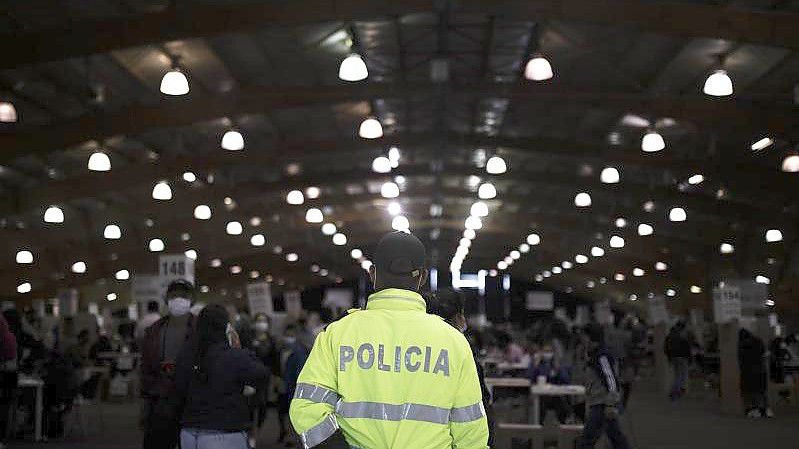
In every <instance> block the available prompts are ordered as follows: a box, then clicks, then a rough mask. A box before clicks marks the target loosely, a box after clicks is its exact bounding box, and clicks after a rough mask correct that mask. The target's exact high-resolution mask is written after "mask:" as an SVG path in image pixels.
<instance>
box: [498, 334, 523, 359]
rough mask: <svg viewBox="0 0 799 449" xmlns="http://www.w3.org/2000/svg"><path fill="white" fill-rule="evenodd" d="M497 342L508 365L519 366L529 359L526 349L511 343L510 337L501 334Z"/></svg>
mask: <svg viewBox="0 0 799 449" xmlns="http://www.w3.org/2000/svg"><path fill="white" fill-rule="evenodd" d="M497 342H498V343H499V347H500V348H501V349H502V353H503V358H504V361H505V362H506V363H510V364H518V363H521V362H523V361H524V360H525V358H529V355H528V354H527V353H526V352H525V350H524V348H523V347H522V346H521V345H519V344H518V343H516V342H513V341H511V338H510V335H508V334H506V333H501V334H499V336H497Z"/></svg>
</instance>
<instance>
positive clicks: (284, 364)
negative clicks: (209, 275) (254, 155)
mask: <svg viewBox="0 0 799 449" xmlns="http://www.w3.org/2000/svg"><path fill="white" fill-rule="evenodd" d="M424 260H425V254H424V248H423V247H421V243H420V242H418V240H417V239H415V237H413V236H410V235H408V234H405V233H392V234H390V235H389V236H387V237H386V238H385V239H384V240H383V241H381V244H380V245H379V247H378V251H377V254H376V267H375V268H373V269H372V270H371V271H370V275H371V276H372V280H373V284H374V289H375V293H374V294H373V295H371V296H370V297H369V300H368V301H367V306H366V307H365V308H364V309H357V310H355V311H351V313H349V314H348V315H347V316H346V317H344V318H341V319H339V320H337V321H335V322H334V323H331V324H330V325H325V323H321V322H320V320H319V317H318V315H315V314H308V315H303V316H300V317H295V319H292V320H288V321H285V320H284V321H282V322H280V323H279V324H276V323H274V322H273V317H272V316H270V315H267V314H263V313H258V314H255V315H254V316H250V315H249V314H247V312H246V311H242V310H236V309H235V308H232V307H230V306H222V305H219V304H210V305H207V306H204V307H202V306H201V305H199V304H197V303H196V297H195V288H194V286H193V285H192V284H191V283H190V282H187V281H183V280H178V281H175V282H172V283H171V284H170V285H169V287H168V288H167V291H166V295H165V298H164V301H163V302H162V303H159V302H151V303H149V304H147V306H146V310H147V312H146V313H145V314H143V316H142V317H141V318H140V319H139V320H138V321H131V320H126V319H125V318H124V317H122V316H119V317H117V318H118V320H117V322H116V323H114V326H112V325H111V323H109V322H107V321H106V322H103V320H102V319H100V320H98V317H97V316H95V315H94V314H90V313H88V312H86V311H81V312H79V313H78V314H75V315H74V316H69V317H64V318H62V319H54V318H53V317H44V318H43V317H41V316H39V315H37V314H36V313H34V312H33V310H30V309H26V310H24V311H22V313H20V312H19V311H18V310H16V309H15V308H9V309H7V310H5V311H4V312H3V314H2V316H0V386H1V387H2V389H0V400H2V404H0V405H2V408H1V410H0V432H2V433H0V434H2V435H4V437H5V438H8V437H11V436H13V433H14V431H15V429H16V428H17V424H18V423H19V422H20V421H23V420H24V419H23V420H21V419H20V415H19V414H18V413H15V412H14V410H15V409H25V408H26V407H28V408H29V409H30V407H31V405H30V401H28V402H27V403H26V398H24V397H21V396H20V394H19V390H18V389H17V388H16V386H17V380H18V378H19V377H20V376H31V377H36V378H39V379H42V380H43V382H44V405H45V420H44V421H45V426H44V427H45V429H44V431H45V433H46V435H48V436H49V437H51V438H55V437H59V436H62V435H63V434H64V432H65V427H66V426H65V421H66V418H67V416H68V415H69V413H70V411H71V409H72V407H74V405H75V404H81V403H89V402H91V401H95V400H99V396H100V395H101V393H100V392H101V390H102V387H103V385H104V383H105V386H106V387H108V382H109V379H111V380H112V382H113V381H115V380H116V381H119V382H121V383H123V384H124V383H125V381H127V380H128V379H129V378H130V377H131V376H133V375H135V372H134V370H135V369H138V371H139V373H140V388H139V393H140V395H141V399H142V400H141V404H142V409H141V422H140V424H141V427H142V429H143V435H144V440H143V447H144V448H145V449H174V448H175V447H177V446H178V445H179V446H180V447H181V448H182V449H228V448H229V449H245V448H253V447H255V446H256V439H257V438H256V437H257V436H258V435H259V433H260V431H261V429H262V428H263V426H264V425H265V424H266V423H267V420H268V419H271V422H274V423H275V424H276V427H277V429H278V435H277V441H276V442H275V443H274V444H277V445H283V446H285V447H292V446H304V447H313V446H316V445H320V447H349V445H353V444H358V445H362V447H399V446H402V445H403V444H406V443H407V444H411V443H410V442H415V441H425V442H426V443H425V444H428V443H429V444H428V445H429V446H430V447H438V446H439V445H441V444H444V443H446V442H449V443H447V444H453V445H455V446H457V447H469V448H472V447H473V448H478V447H481V448H484V447H486V445H488V446H491V445H492V444H493V443H494V439H495V434H496V428H495V424H496V421H497V417H496V416H495V412H494V410H493V406H492V404H493V402H494V401H493V400H494V399H495V398H492V397H491V396H492V393H491V392H490V389H489V388H488V387H487V386H486V382H485V379H486V377H496V376H501V375H514V376H516V377H526V378H528V379H529V380H530V383H531V384H549V385H575V384H576V385H584V386H585V395H584V396H580V399H576V398H569V397H565V396H545V397H543V398H542V400H541V413H540V418H539V419H540V421H539V423H538V424H544V421H545V420H547V419H554V420H556V421H557V422H558V423H562V424H573V423H581V424H583V425H584V430H583V434H582V436H581V438H580V439H579V442H578V447H579V448H581V449H587V448H591V447H594V445H595V443H596V441H597V440H598V439H599V438H600V436H601V435H602V434H603V433H604V434H606V435H607V437H608V439H609V441H610V443H611V446H612V447H614V448H617V449H627V448H629V447H631V445H630V442H629V441H628V440H627V438H626V436H625V435H624V433H623V432H622V426H621V425H620V416H624V414H625V413H626V411H627V408H628V401H629V398H630V394H631V392H634V391H635V389H636V380H637V379H638V378H639V376H640V373H641V370H642V369H643V368H644V367H652V366H653V361H652V359H653V357H654V356H655V355H656V352H658V351H662V353H663V354H664V355H665V357H666V359H667V360H668V362H669V364H670V365H671V367H672V373H673V382H672V384H671V388H670V391H669V394H668V397H669V399H670V400H671V401H673V402H679V401H680V400H681V399H682V398H683V396H684V394H685V392H686V390H687V388H688V379H689V376H690V375H691V373H694V374H695V375H697V376H701V377H702V379H703V380H704V381H706V382H711V380H710V379H712V378H713V376H714V375H716V376H717V375H718V368H719V367H718V363H717V359H716V363H715V364H714V362H713V360H714V359H713V356H712V354H714V353H718V337H717V335H715V334H714V332H713V328H714V326H706V327H704V328H701V327H697V326H691V325H689V324H688V323H687V322H686V321H684V320H677V321H676V322H675V323H674V324H673V326H672V327H671V328H670V329H669V331H668V334H667V336H666V338H665V343H664V344H663V347H662V348H657V347H655V346H654V338H653V334H652V329H651V328H648V327H647V326H646V325H645V324H644V323H643V322H642V321H641V320H640V319H639V318H638V317H636V316H634V315H626V316H616V318H618V319H617V320H614V322H615V324H604V325H599V324H597V323H596V322H592V323H583V324H580V325H577V324H575V323H572V322H568V320H562V319H558V318H555V317H554V316H553V315H552V314H542V313H539V314H536V315H535V317H534V319H533V320H532V321H531V323H530V324H529V325H526V326H524V327H522V326H519V325H516V324H512V323H510V322H507V323H500V324H496V325H494V326H485V325H484V323H479V322H477V323H475V325H474V326H470V325H469V320H468V319H467V315H466V312H465V307H464V303H465V299H464V297H463V296H462V294H461V293H460V292H456V291H453V290H439V291H437V292H434V293H423V294H422V290H423V288H422V287H423V286H424V283H425V276H426V274H425V273H426V271H425V270H424V269H423V267H424ZM423 295H424V296H423ZM162 310H163V311H164V312H165V313H163V314H162ZM436 316H437V317H439V318H440V319H439V318H435V317H436ZM111 329H114V331H113V332H109V331H110V330H111ZM323 329H324V330H323ZM420 342H425V343H424V344H422V343H420ZM109 353H115V354H140V358H134V357H132V356H131V359H132V360H134V362H133V363H131V364H123V363H121V361H120V360H121V359H120V358H114V357H111V358H109V357H108V356H107V355H108V354H109ZM797 354H799V346H797V338H796V336H793V335H791V336H788V337H787V338H784V339H783V338H776V339H774V340H772V341H770V342H769V343H768V344H766V343H764V342H763V341H762V340H761V339H759V338H758V337H757V336H756V335H755V334H754V333H753V332H750V331H749V330H747V329H746V328H741V330H740V333H739V336H738V358H739V366H740V372H741V391H742V394H743V396H744V398H745V401H746V404H747V410H746V413H747V416H750V417H771V416H773V412H772V410H771V408H770V407H769V403H768V395H767V394H766V393H767V387H768V381H769V379H768V376H769V375H770V376H771V381H772V382H778V383H779V382H785V381H786V377H787V376H790V373H788V370H787V369H786V367H787V366H789V365H791V364H792V363H793V364H794V365H795V364H796V361H797ZM98 366H103V367H106V368H107V374H108V376H107V377H104V376H102V375H101V374H100V371H98V370H96V369H92V368H93V367H98ZM395 404H401V406H396V405H395ZM396 407H400V408H399V409H397V408H396ZM29 415H30V413H28V416H29ZM22 416H23V417H24V416H25V414H24V413H23V414H22ZM270 416H273V417H272V418H270ZM550 416H552V418H550ZM425 421H431V422H435V423H438V424H446V425H447V427H446V431H443V433H442V432H438V431H435V432H434V431H432V430H430V429H431V428H430V427H429V426H428V427H425V426H424V425H421V424H418V423H419V422H425ZM398 423H399V424H398ZM414 423H417V424H414ZM345 437H346V438H347V440H348V442H345V441H344V438H345ZM336 442H338V444H339V445H338V446H337V445H336V444H337V443H336ZM0 444H2V443H0ZM403 447H410V446H403ZM425 447H426V446H425ZM441 447H444V446H441ZM447 447H449V446H447Z"/></svg>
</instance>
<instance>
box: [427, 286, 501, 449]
mask: <svg viewBox="0 0 799 449" xmlns="http://www.w3.org/2000/svg"><path fill="white" fill-rule="evenodd" d="M427 311H428V313H431V314H433V315H438V316H440V317H441V318H443V319H444V321H446V322H447V323H449V325H450V326H452V327H454V328H455V329H458V330H459V331H461V332H464V333H465V332H466V328H467V323H466V314H465V313H464V306H463V298H462V297H461V295H459V294H458V293H457V292H455V291H453V290H449V289H443V290H439V291H437V292H436V294H435V296H433V297H432V298H430V300H429V301H428V306H427ZM467 340H468V338H467ZM470 343H471V342H470ZM474 351H475V347H474V346H472V352H474ZM475 365H477V378H478V380H479V381H480V390H481V391H482V393H483V408H485V411H486V417H487V418H488V446H489V447H491V446H493V443H494V414H493V411H492V408H491V393H490V391H489V390H488V387H487V386H486V383H485V372H484V371H483V366H482V365H481V364H480V363H477V356H476V355H475Z"/></svg>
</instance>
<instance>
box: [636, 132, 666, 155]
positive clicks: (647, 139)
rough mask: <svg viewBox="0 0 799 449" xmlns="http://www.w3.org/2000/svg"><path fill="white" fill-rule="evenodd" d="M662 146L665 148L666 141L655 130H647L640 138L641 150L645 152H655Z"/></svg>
mask: <svg viewBox="0 0 799 449" xmlns="http://www.w3.org/2000/svg"><path fill="white" fill-rule="evenodd" d="M664 148H666V141H664V140H663V136H661V135H660V134H659V133H658V132H657V131H647V133H646V134H644V137H643V139H641V150H643V151H644V152H645V153H655V152H658V151H660V150H662V149H664Z"/></svg>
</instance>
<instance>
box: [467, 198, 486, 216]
mask: <svg viewBox="0 0 799 449" xmlns="http://www.w3.org/2000/svg"><path fill="white" fill-rule="evenodd" d="M470 212H471V215H474V216H475V217H487V216H488V205H487V204H486V203H484V202H482V201H477V202H476V203H474V204H472V208H471V211H470Z"/></svg>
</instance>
